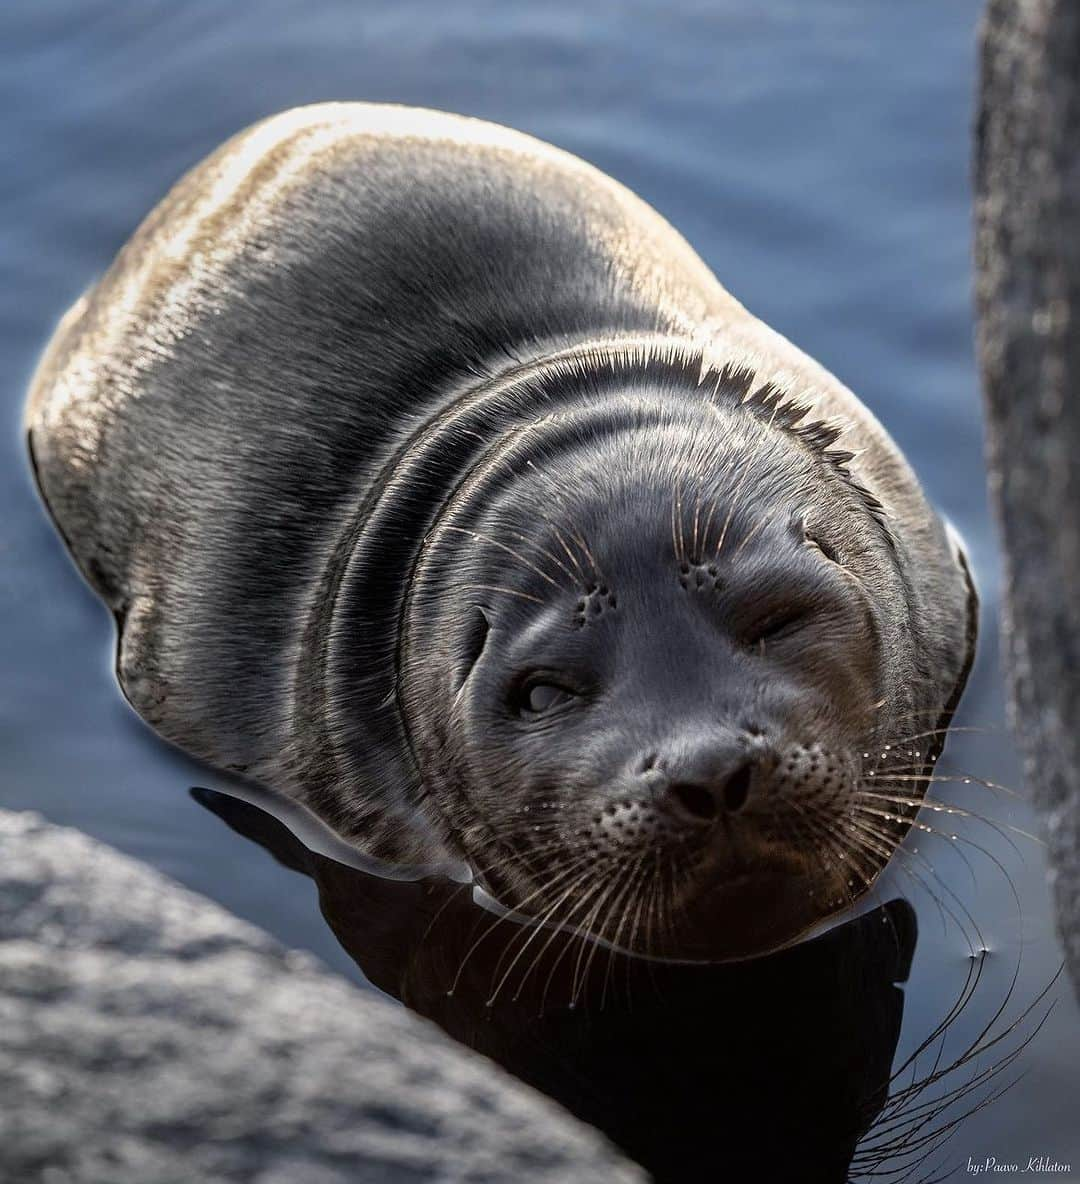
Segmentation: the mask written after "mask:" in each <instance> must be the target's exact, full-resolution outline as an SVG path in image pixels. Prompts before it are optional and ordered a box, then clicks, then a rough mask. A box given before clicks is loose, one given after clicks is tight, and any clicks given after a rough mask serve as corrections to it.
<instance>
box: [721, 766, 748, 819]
mask: <svg viewBox="0 0 1080 1184" xmlns="http://www.w3.org/2000/svg"><path fill="white" fill-rule="evenodd" d="M750 776H751V768H750V766H749V765H743V766H742V768H741V769H737V770H736V771H735V772H734V773H732V774H731V776H730V777H729V778H728V779H727V781H725V782H724V791H723V796H724V809H725V810H727V811H728V813H729V814H734V813H736V812H737V811H739V810H741V809H742V808H743V806H745V805H746V799H747V798H748V797H749V796H750Z"/></svg>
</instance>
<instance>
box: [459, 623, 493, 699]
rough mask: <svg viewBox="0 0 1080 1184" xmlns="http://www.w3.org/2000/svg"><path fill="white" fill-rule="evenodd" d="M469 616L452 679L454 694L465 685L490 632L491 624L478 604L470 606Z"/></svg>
mask: <svg viewBox="0 0 1080 1184" xmlns="http://www.w3.org/2000/svg"><path fill="white" fill-rule="evenodd" d="M469 614H470V615H469V622H468V626H467V628H466V632H465V635H464V638H463V644H462V652H461V657H460V659H459V661H458V667H457V677H456V678H455V679H454V692H455V694H456V693H457V692H458V691H460V690H461V688H462V687H463V686H464V685H465V682H466V680H467V679H468V677H469V675H470V674H472V670H473V667H474V666H475V665H476V663H477V662H479V660H480V655H481V654H482V653H483V652H484V646H485V645H486V643H487V639H488V634H489V633H490V632H491V622H490V621H489V620H488V619H487V614H486V613H485V612H484V610H483V609H482V608H481V607H480V606H479V605H478V604H474V605H473V606H472V608H471V609H470V610H469Z"/></svg>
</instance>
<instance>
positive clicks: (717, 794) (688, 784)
mask: <svg viewBox="0 0 1080 1184" xmlns="http://www.w3.org/2000/svg"><path fill="white" fill-rule="evenodd" d="M767 763H768V758H767V754H766V752H765V751H764V750H763V749H762V748H761V747H760V746H759V745H757V744H756V743H755V742H754V741H753V740H752V739H751V738H748V737H747V738H743V737H734V738H732V739H730V740H728V739H701V740H696V741H692V742H689V743H684V744H682V745H680V746H678V747H677V748H676V749H674V750H673V751H672V752H670V753H668V754H665V755H664V756H663V757H658V758H657V759H656V760H655V761H654V763H653V765H652V767H651V770H650V771H651V772H652V774H653V776H652V781H653V785H652V789H653V796H654V800H655V801H656V803H657V805H658V806H660V807H661V808H662V809H663V810H664V811H665V812H667V813H668V814H669V815H670V816H672V817H673V818H675V819H678V820H679V821H681V822H684V823H691V824H694V823H697V824H701V823H710V822H714V821H716V819H717V818H719V817H720V815H721V814H737V813H738V812H739V811H740V810H741V809H743V807H744V806H745V805H746V803H747V802H748V801H749V800H750V798H751V796H752V794H753V792H754V789H755V786H756V784H757V783H758V782H759V781H760V779H761V777H762V775H763V773H764V772H765V769H764V766H765V765H766V764H767Z"/></svg>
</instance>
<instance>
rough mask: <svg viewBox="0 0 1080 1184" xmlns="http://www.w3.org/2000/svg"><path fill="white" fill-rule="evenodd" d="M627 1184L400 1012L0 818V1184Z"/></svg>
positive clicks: (49, 832)
mask: <svg viewBox="0 0 1080 1184" xmlns="http://www.w3.org/2000/svg"><path fill="white" fill-rule="evenodd" d="M643 1178H644V1177H643V1176H642V1174H641V1173H640V1172H639V1171H638V1170H637V1169H636V1168H633V1167H631V1166H630V1165H628V1164H626V1162H625V1161H622V1160H620V1159H619V1158H618V1156H617V1155H616V1153H615V1152H614V1151H613V1150H611V1149H610V1148H609V1147H608V1146H607V1145H606V1144H605V1143H604V1142H603V1141H602V1139H601V1138H600V1136H599V1135H597V1134H595V1133H594V1132H592V1131H590V1130H589V1129H588V1128H586V1127H584V1126H582V1125H581V1124H579V1123H577V1122H576V1121H574V1120H573V1119H571V1118H570V1117H569V1116H567V1115H565V1114H564V1113H563V1112H562V1111H560V1110H559V1109H558V1108H557V1107H555V1106H554V1105H553V1104H551V1103H550V1102H548V1101H547V1100H546V1099H544V1098H542V1097H541V1096H540V1095H538V1094H535V1093H533V1092H532V1091H531V1090H529V1089H527V1088H526V1087H525V1086H523V1085H521V1084H519V1083H518V1082H516V1081H515V1080H513V1079H512V1078H510V1077H508V1076H507V1075H506V1074H505V1073H503V1072H502V1071H500V1070H499V1069H497V1068H496V1067H495V1066H494V1065H492V1064H491V1063H489V1062H488V1061H485V1060H483V1059H482V1058H479V1057H477V1056H474V1055H473V1054H471V1053H467V1052H466V1051H465V1050H463V1049H461V1048H459V1047H458V1046H457V1045H455V1044H453V1043H452V1042H451V1041H449V1040H448V1039H447V1038H446V1037H445V1036H443V1035H442V1034H441V1033H439V1032H438V1031H437V1030H436V1029H434V1028H433V1027H431V1026H429V1025H427V1024H425V1023H423V1022H422V1021H420V1020H418V1019H416V1018H414V1017H412V1016H410V1015H409V1014H408V1013H406V1012H405V1011H403V1010H402V1009H400V1008H398V1007H396V1006H394V1005H393V1004H391V1003H389V1002H387V1001H385V1000H383V999H381V998H378V997H376V996H374V995H371V994H368V993H366V992H362V991H359V990H357V989H355V988H354V987H352V986H351V985H350V984H348V983H347V982H345V981H344V980H341V979H338V978H336V977H334V976H332V975H330V974H328V973H327V972H326V971H324V970H322V969H320V968H319V966H318V965H317V964H316V963H315V962H314V960H312V959H310V958H309V957H307V956H306V955H303V954H298V953H296V952H291V951H288V950H285V949H282V948H281V947H280V946H278V945H277V944H276V943H275V942H274V941H272V940H271V939H270V938H269V937H267V936H266V935H265V934H263V933H261V932H259V931H258V930H256V929H253V928H252V927H251V926H249V925H246V924H244V923H242V922H240V921H238V920H237V919H235V918H234V917H231V916H230V915H228V914H227V913H225V912H224V911H223V910H221V909H220V908H218V907H217V906H216V905H214V904H212V903H211V902H209V901H207V900H204V899H202V898H200V897H198V896H196V895H194V894H192V893H190V892H188V891H186V890H184V889H182V888H180V887H179V886H178V885H175V884H173V883H171V882H170V881H168V880H166V879H165V878H164V877H162V876H160V875H158V874H157V873H156V872H154V871H153V870H151V869H150V868H148V867H145V866H143V865H141V864H139V863H137V862H135V861H133V860H131V859H129V858H127V857H126V856H123V855H120V854H119V853H117V852H115V851H113V850H111V849H110V848H108V847H105V846H103V845H101V844H100V843H97V842H94V841H93V840H91V839H88V838H86V837H85V836H84V835H81V834H79V833H77V832H75V831H71V830H66V829H61V828H59V827H54V826H50V825H48V824H46V823H44V822H42V821H41V820H40V819H39V818H37V817H36V816H33V815H28V814H12V813H8V812H5V811H0V1180H4V1181H18V1182H19V1184H67V1182H69V1181H71V1182H74V1181H78V1184H193V1182H195V1181H198V1182H199V1184H215V1182H217V1181H223V1182H224V1181H229V1182H232V1181H245V1182H246V1181H251V1182H253V1184H345V1182H347V1181H348V1182H357V1181H359V1182H362V1184H369V1182H370V1184H382V1182H383V1181H386V1182H388V1184H414V1182H415V1184H420V1182H423V1181H446V1182H448V1184H449V1182H451V1181H453V1182H455V1184H457V1182H461V1184H466V1182H469V1184H472V1182H477V1184H479V1182H481V1181H500V1182H501V1181H515V1182H523V1184H525V1182H529V1181H537V1182H540V1181H543V1182H544V1184H548V1182H550V1184H567V1182H571V1181H572V1182H575V1184H576V1182H579V1181H580V1182H588V1181H596V1182H597V1184H600V1182H604V1184H612V1182H616V1181H626V1182H629V1181H641V1180H642V1179H643Z"/></svg>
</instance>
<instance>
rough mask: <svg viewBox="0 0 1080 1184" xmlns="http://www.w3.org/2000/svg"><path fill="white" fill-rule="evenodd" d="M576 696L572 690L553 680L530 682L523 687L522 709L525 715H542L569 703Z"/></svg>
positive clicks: (520, 702) (520, 701)
mask: <svg viewBox="0 0 1080 1184" xmlns="http://www.w3.org/2000/svg"><path fill="white" fill-rule="evenodd" d="M573 698H574V694H573V692H572V691H568V690H567V689H566V688H565V687H560V686H556V684H555V683H553V682H530V683H526V684H525V686H524V687H522V689H521V698H520V700H519V704H520V709H521V712H522V714H524V715H541V714H542V713H543V712H545V711H552V710H554V708H556V707H561V706H562V705H563V704H564V703H569V702H570V700H571V699H573Z"/></svg>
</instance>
